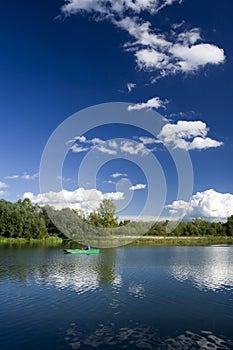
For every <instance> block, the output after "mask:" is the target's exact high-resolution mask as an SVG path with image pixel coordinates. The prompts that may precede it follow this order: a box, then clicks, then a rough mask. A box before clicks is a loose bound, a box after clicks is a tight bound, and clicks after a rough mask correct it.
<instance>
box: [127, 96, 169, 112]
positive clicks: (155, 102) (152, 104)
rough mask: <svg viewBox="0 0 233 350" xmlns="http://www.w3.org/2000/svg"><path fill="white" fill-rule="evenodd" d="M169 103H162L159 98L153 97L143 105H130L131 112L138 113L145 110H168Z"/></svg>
mask: <svg viewBox="0 0 233 350" xmlns="http://www.w3.org/2000/svg"><path fill="white" fill-rule="evenodd" d="M166 103H167V101H162V100H161V99H160V98H159V97H153V98H151V99H150V100H148V101H146V102H142V103H136V104H134V105H129V107H128V110H129V111H136V110H140V109H144V108H156V109H158V108H166V107H165V105H166Z"/></svg>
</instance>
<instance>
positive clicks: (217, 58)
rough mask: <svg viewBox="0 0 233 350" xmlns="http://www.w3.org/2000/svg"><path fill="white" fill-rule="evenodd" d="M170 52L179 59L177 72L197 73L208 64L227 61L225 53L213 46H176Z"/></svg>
mask: <svg viewBox="0 0 233 350" xmlns="http://www.w3.org/2000/svg"><path fill="white" fill-rule="evenodd" d="M170 52H171V53H172V55H173V56H174V57H175V58H177V62H176V67H177V70H181V71H183V72H189V71H195V70H197V69H198V68H199V67H201V66H205V65H206V64H219V63H222V62H224V59H225V56H224V51H223V50H222V49H220V48H218V47H217V46H214V45H211V44H198V45H193V46H191V47H189V46H184V45H179V44H176V45H174V46H173V47H172V48H171V49H170ZM178 66H179V67H180V68H179V67H178Z"/></svg>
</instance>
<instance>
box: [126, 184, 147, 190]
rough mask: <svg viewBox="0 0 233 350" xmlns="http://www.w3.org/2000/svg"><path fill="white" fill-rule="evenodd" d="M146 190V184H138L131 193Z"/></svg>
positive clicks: (131, 188) (132, 187)
mask: <svg viewBox="0 0 233 350" xmlns="http://www.w3.org/2000/svg"><path fill="white" fill-rule="evenodd" d="M145 188H146V185H145V184H137V185H134V186H131V187H130V188H129V190H130V191H137V190H144V189H145Z"/></svg>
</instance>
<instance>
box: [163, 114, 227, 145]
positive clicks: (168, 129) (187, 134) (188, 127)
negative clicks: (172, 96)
mask: <svg viewBox="0 0 233 350" xmlns="http://www.w3.org/2000/svg"><path fill="white" fill-rule="evenodd" d="M208 131H209V129H208V128H207V126H206V124H205V123H204V122H202V121H183V120H180V121H178V122H177V123H176V124H171V123H168V124H166V125H164V127H163V128H162V130H161V132H160V133H159V135H158V139H159V140H160V141H161V142H162V143H163V144H164V145H165V146H168V145H170V146H172V147H173V148H180V149H188V150H193V149H199V150H201V149H206V148H210V147H219V146H221V145H222V144H223V143H222V142H220V141H216V140H213V139H211V138H209V137H207V133H208Z"/></svg>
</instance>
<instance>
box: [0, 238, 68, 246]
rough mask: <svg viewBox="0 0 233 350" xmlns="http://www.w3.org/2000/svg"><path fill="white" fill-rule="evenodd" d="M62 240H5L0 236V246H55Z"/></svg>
mask: <svg viewBox="0 0 233 350" xmlns="http://www.w3.org/2000/svg"><path fill="white" fill-rule="evenodd" d="M62 243H63V239H62V238H60V237H48V238H42V239H38V238H37V239H33V238H30V239H26V238H6V237H1V236H0V244H18V245H20V244H31V245H32V244H46V245H47V244H48V245H57V244H62Z"/></svg>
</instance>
